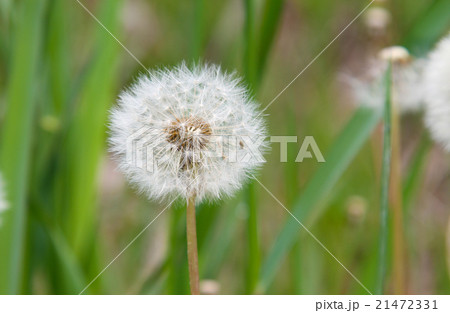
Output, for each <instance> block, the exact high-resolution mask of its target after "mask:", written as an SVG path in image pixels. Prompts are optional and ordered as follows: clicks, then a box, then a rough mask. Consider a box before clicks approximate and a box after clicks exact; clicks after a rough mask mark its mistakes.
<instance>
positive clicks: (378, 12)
mask: <svg viewBox="0 0 450 313" xmlns="http://www.w3.org/2000/svg"><path fill="white" fill-rule="evenodd" d="M391 20H392V16H391V13H390V12H389V11H388V10H387V9H385V8H382V7H373V8H370V9H368V10H367V12H366V13H365V15H364V22H365V24H366V27H367V29H368V30H369V32H370V34H371V35H373V36H380V35H383V34H385V33H386V32H387V28H388V26H389V24H390V23H391Z"/></svg>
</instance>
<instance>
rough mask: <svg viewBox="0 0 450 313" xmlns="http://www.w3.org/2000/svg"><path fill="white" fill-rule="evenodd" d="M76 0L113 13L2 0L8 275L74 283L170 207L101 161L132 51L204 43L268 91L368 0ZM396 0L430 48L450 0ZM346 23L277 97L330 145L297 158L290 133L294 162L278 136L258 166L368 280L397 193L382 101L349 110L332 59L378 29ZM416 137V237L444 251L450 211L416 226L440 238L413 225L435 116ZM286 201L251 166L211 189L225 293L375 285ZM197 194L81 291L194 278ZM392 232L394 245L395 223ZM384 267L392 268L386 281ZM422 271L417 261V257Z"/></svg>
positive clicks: (41, 283) (408, 36)
mask: <svg viewBox="0 0 450 313" xmlns="http://www.w3.org/2000/svg"><path fill="white" fill-rule="evenodd" d="M80 2H81V3H82V4H83V5H85V6H86V9H88V10H90V11H91V12H92V14H93V15H94V16H95V17H96V18H98V21H100V22H101V23H102V24H103V25H104V27H105V28H106V29H107V30H105V29H104V28H103V27H102V26H101V25H100V24H99V23H98V22H97V21H96V20H95V19H94V18H93V17H92V16H90V14H89V13H88V12H86V10H85V9H84V8H83V7H82V6H81V5H80V4H79V3H78V2H77V1H63V0H21V1H12V0H2V1H0V26H1V27H0V172H2V174H3V176H4V178H5V182H6V185H7V195H8V202H9V204H10V207H9V209H8V210H7V211H5V212H3V213H2V215H1V216H0V219H1V221H2V223H1V225H0V256H1V257H0V293H7V294H17V293H33V294H38V293H53V294H78V293H79V292H80V291H82V290H83V289H84V288H85V287H86V286H87V285H88V284H89V283H91V281H92V280H93V279H94V278H95V277H96V276H97V275H98V274H99V273H100V272H101V271H102V270H103V269H104V268H105V267H106V266H107V265H108V264H109V263H110V262H111V260H113V259H114V258H115V257H116V256H117V255H118V253H119V252H120V251H122V249H123V248H124V247H125V246H126V245H127V244H128V243H129V242H130V240H131V239H132V238H134V236H135V235H136V234H138V233H140V231H141V230H142V229H143V228H144V227H145V226H146V225H147V223H148V222H149V220H148V219H149V216H150V217H151V216H156V214H157V213H155V212H159V209H160V208H161V207H162V204H158V203H152V202H150V201H148V200H147V199H146V198H145V197H144V196H140V195H136V193H135V192H134V191H131V190H128V189H127V188H125V187H124V185H125V184H124V183H123V181H122V180H123V178H122V177H121V176H120V174H118V172H117V171H116V170H114V169H111V167H112V166H114V165H111V164H110V162H107V161H106V160H108V159H109V156H108V154H107V152H106V146H107V143H106V141H107V136H108V135H107V124H108V110H109V108H110V107H111V105H113V103H114V101H115V98H116V97H117V95H118V94H119V92H120V90H121V89H123V88H125V87H126V86H128V84H129V82H130V81H132V80H133V79H134V77H135V75H136V74H137V72H138V71H140V72H143V71H144V70H143V69H142V68H141V67H140V65H139V64H137V63H136V62H135V59H134V56H135V57H136V58H137V59H139V60H140V61H141V62H142V63H143V64H145V66H151V67H153V66H162V65H164V66H165V65H171V64H176V63H178V62H180V61H181V60H186V61H188V62H191V61H198V60H202V61H207V62H214V63H220V64H222V65H223V67H224V68H226V69H227V70H230V71H233V70H235V69H238V70H239V69H241V71H240V72H238V74H239V75H242V76H243V77H244V79H245V82H246V83H247V84H248V85H249V87H250V89H251V90H252V92H253V95H254V97H255V99H256V100H257V101H258V102H260V103H261V104H262V107H264V106H265V105H264V104H267V103H269V101H270V100H272V99H273V96H274V95H277V94H278V93H279V92H280V90H282V89H283V88H284V87H285V86H286V84H287V83H289V82H290V81H291V80H292V78H294V77H295V76H296V75H297V74H298V73H299V71H300V70H302V64H303V65H306V64H308V62H309V61H310V60H312V59H313V58H314V57H315V56H316V54H317V53H318V52H319V51H321V50H322V49H323V47H324V46H326V45H327V44H328V43H329V40H331V39H332V38H333V35H334V34H336V32H337V30H341V29H342V28H343V27H344V26H345V25H346V22H349V21H350V20H351V18H353V17H354V16H355V15H356V14H357V13H358V12H356V11H357V9H356V8H355V7H356V6H357V5H356V4H354V2H355V1H343V2H342V3H341V2H339V4H337V2H336V1H332V0H327V1H317V0H305V1H299V0H291V1H281V0H263V1H256V0H242V1H241V2H238V3H237V5H236V2H234V1H226V0H217V1H206V0H194V1H192V3H191V2H186V3H184V2H180V1H175V0H170V1H155V0H142V1H129V0H118V1H108V0H98V1H87V0H85V1H80ZM405 5H407V6H408V10H407V13H403V12H404V10H403V7H404V6H405ZM387 8H389V9H392V12H393V14H394V16H393V20H394V21H397V20H399V19H402V17H403V16H401V15H399V14H408V16H407V19H405V22H404V23H399V25H391V29H390V30H389V31H390V32H392V34H390V35H392V36H388V37H389V38H398V41H399V42H391V43H390V44H398V43H403V44H404V45H405V46H406V47H407V48H409V49H410V50H411V51H412V52H413V53H414V54H415V55H417V56H421V55H425V54H426V53H427V52H428V51H429V50H430V49H431V48H432V47H433V45H434V44H435V42H436V41H437V40H438V39H439V38H440V37H441V36H443V35H444V34H445V33H446V32H447V31H448V30H449V28H450V24H449V21H450V19H449V12H450V6H449V1H448V0H435V1H430V2H429V3H428V2H427V3H419V1H406V0H405V1H403V2H402V1H396V2H395V3H394V2H392V4H390V5H388V6H387ZM361 9H362V7H361ZM238 10H239V12H238ZM130 12H131V13H130ZM406 20H407V21H408V22H406ZM410 22H411V24H409V23H410ZM397 26H398V28H397ZM351 29H352V30H351ZM351 29H348V31H346V32H345V33H344V34H343V35H342V36H341V37H340V38H339V40H336V42H334V43H333V45H332V46H330V48H329V49H328V50H327V52H326V53H323V54H322V55H321V56H320V58H318V59H317V60H316V62H315V63H314V64H313V65H312V66H311V67H310V68H309V70H308V71H307V72H305V73H304V75H303V76H302V77H301V78H299V79H298V80H296V81H295V83H293V84H292V85H291V86H290V87H289V88H288V89H287V90H286V91H285V92H284V93H283V96H281V97H279V98H277V99H276V101H275V102H274V103H273V104H272V105H271V106H270V108H269V109H268V110H267V111H266V112H264V114H267V123H268V125H269V128H270V131H271V135H284V134H286V133H285V132H286V131H287V132H288V134H286V135H290V136H294V135H297V136H299V141H301V138H303V136H308V135H313V136H315V138H316V139H317V140H318V144H319V147H320V149H321V150H322V152H323V153H324V156H325V159H326V163H316V162H314V163H313V162H312V161H311V163H309V162H304V163H302V164H298V163H294V162H292V160H293V159H295V156H296V153H297V152H298V150H295V149H293V148H291V146H289V147H290V148H289V150H288V158H289V160H290V162H288V163H286V164H280V163H279V161H278V160H277V159H276V157H275V156H274V154H269V155H268V156H267V159H268V162H267V163H266V164H265V166H264V169H263V171H262V173H260V176H258V179H260V180H261V181H262V182H263V183H264V184H267V185H269V184H271V185H272V186H273V188H270V189H271V191H272V192H273V193H274V194H275V195H276V196H277V197H278V198H279V199H280V201H281V202H282V203H284V204H285V205H286V207H287V208H288V209H290V211H291V212H292V214H293V215H294V216H296V218H298V219H299V221H301V222H302V223H304V224H305V226H307V227H308V228H309V229H311V230H312V232H313V233H314V234H317V237H318V238H320V239H321V240H322V239H323V242H324V244H325V245H326V246H327V247H330V251H333V252H335V251H336V252H337V253H336V254H337V256H338V258H339V259H340V260H342V262H343V264H345V265H346V266H348V267H349V268H350V270H351V271H352V272H353V273H354V274H355V275H356V276H357V277H358V278H359V279H360V280H361V281H362V282H363V283H364V284H365V285H368V286H372V284H373V283H375V280H376V278H377V266H378V265H380V264H382V265H384V266H385V268H386V263H387V261H386V255H389V254H388V253H387V254H386V255H385V256H382V257H381V259H380V262H378V263H377V258H376V254H377V252H378V239H379V236H378V230H379V210H378V209H377V208H378V207H379V206H380V205H382V212H384V213H386V210H387V206H386V197H387V192H386V190H387V189H386V188H387V187H386V182H387V181H386V177H387V172H386V171H381V169H380V167H379V165H380V164H379V163H381V160H380V159H379V158H380V156H381V155H382V151H379V150H378V149H379V148H380V146H381V145H380V143H381V142H380V138H381V133H379V132H377V130H376V126H377V125H379V121H380V120H381V117H382V112H380V111H375V110H372V109H368V108H359V109H355V110H354V109H353V108H352V107H351V106H350V105H349V104H348V103H346V101H345V100H343V99H346V98H347V97H346V94H345V90H343V89H341V88H340V87H338V88H336V83H335V81H336V79H335V76H337V75H336V74H337V71H338V69H341V68H346V67H347V66H350V67H352V66H354V63H353V61H354V60H353V59H354V56H357V58H359V56H361V55H364V54H365V53H366V50H368V49H371V47H372V44H374V45H376V44H377V43H373V42H370V43H368V40H369V39H367V36H366V34H365V33H364V32H365V30H364V23H363V17H361V19H359V20H358V21H356V22H355V23H354V24H353V25H352V26H351ZM109 32H110V33H109ZM361 33H364V36H359V35H360V34H361ZM111 34H113V35H114V36H115V37H116V38H118V39H119V40H120V41H121V42H122V43H123V44H124V45H125V46H126V47H127V49H128V50H129V51H131V52H132V53H133V54H134V56H133V57H131V56H130V55H129V54H128V53H127V51H125V50H124V49H123V47H121V45H120V44H119V43H118V42H117V41H116V40H115V39H114V38H113V37H112V36H111ZM361 37H362V38H361ZM349 51H351V52H352V53H353V52H355V54H351V55H350V54H349V53H348V52H349ZM347 54H348V55H349V56H348V55H347ZM331 100H333V101H331ZM330 102H333V103H330ZM353 110H354V112H352V111H353ZM349 116H351V117H350V118H349V119H348V121H346V119H347V118H348V117H349ZM419 118H421V117H420V116H419ZM387 122H388V119H385V123H386V125H388V123H387ZM405 124H406V127H408V126H409V127H411V126H410V125H409V124H408V123H405ZM335 132H336V133H335ZM369 139H370V140H369ZM406 140H407V141H408V140H409V138H406ZM368 142H372V145H370V144H368ZM408 142H409V141H408ZM418 142H419V143H418V144H416V145H415V146H414V148H413V149H412V150H413V152H412V155H413V157H412V158H411V159H408V160H407V162H408V164H406V165H405V166H404V167H403V168H405V169H406V170H405V173H404V177H403V181H404V190H403V197H404V200H405V212H407V213H408V214H407V216H408V218H406V219H405V223H408V225H406V229H407V240H408V247H409V255H410V256H411V257H414V255H417V254H418V253H419V252H420V253H430V256H431V258H437V259H439V260H444V259H445V252H443V251H442V249H441V246H442V243H441V241H442V240H443V237H444V235H443V232H444V230H443V229H442V226H439V225H438V226H436V227H433V229H432V230H430V233H429V234H423V233H421V234H420V235H421V236H427V238H426V239H428V240H429V241H432V242H435V243H434V244H435V246H433V247H432V249H431V248H429V247H428V246H420V245H419V243H417V240H414V239H415V238H414V236H417V234H416V232H417V230H416V229H414V227H413V225H415V224H412V221H414V214H415V213H416V212H417V208H416V203H417V202H418V201H419V200H422V201H424V200H423V199H424V198H423V197H425V196H426V195H424V193H423V192H420V191H421V188H425V187H424V184H423V179H424V177H426V175H425V174H426V170H427V168H428V167H429V166H433V164H431V165H430V164H429V162H427V161H428V160H429V158H428V157H429V156H431V154H430V153H429V152H430V151H431V148H432V143H431V141H430V139H429V138H428V136H427V134H426V133H425V132H423V134H422V138H420V140H419V141H418ZM386 144H387V143H386ZM384 151H385V152H387V151H388V146H385V148H384ZM387 163H388V160H387V159H385V162H384V165H383V168H384V169H386V165H387ZM435 172H436V171H435ZM372 174H373V176H374V177H372V176H371V175H372ZM380 185H381V186H383V189H382V190H383V194H382V197H381V198H380V190H379V188H380V187H379V186H380ZM446 187H448V185H445V186H444V189H445V188H446ZM436 192H438V190H437V191H436ZM429 193H432V192H429ZM353 196H358V197H359V198H361V199H363V202H364V203H367V212H366V215H365V219H364V220H362V221H360V224H359V225H360V226H358V227H359V228H358V227H356V226H354V225H353V224H351V223H350V222H348V220H347V219H348V210H349V209H348V205H347V203H348V200H349V198H352V197H353ZM444 199H447V198H444ZM278 206H279V205H278V203H276V202H274V201H273V199H272V198H270V196H268V195H267V194H266V192H265V191H264V190H263V189H261V188H259V187H258V185H255V184H254V183H250V184H249V186H248V187H247V188H246V189H244V190H243V191H242V192H240V193H239V194H237V195H235V196H234V197H233V198H231V199H223V200H221V201H218V202H215V203H202V204H201V205H200V206H199V207H198V208H197V228H198V243H199V262H200V274H201V278H202V279H212V280H215V281H216V282H218V283H220V287H221V289H220V292H222V293H255V292H262V293H300V292H305V293H329V292H331V293H337V292H339V293H346V292H348V293H351V292H356V293H365V290H364V289H363V288H362V287H361V286H359V285H358V284H357V283H356V282H354V281H353V280H351V278H349V277H348V276H347V273H346V272H345V271H344V270H343V269H342V267H341V266H340V265H339V264H337V263H336V262H335V260H334V259H332V258H330V257H329V255H327V253H326V251H323V249H322V248H321V247H320V246H317V245H316V243H315V242H314V241H312V239H311V238H310V237H309V236H308V235H307V234H304V232H303V230H302V229H301V227H300V226H299V225H298V223H297V222H296V221H295V220H294V219H293V218H292V217H291V216H285V212H284V210H283V208H282V207H278ZM184 210H185V208H184V204H177V205H174V206H173V208H171V209H170V210H167V212H164V214H162V215H161V217H159V218H158V220H157V221H155V223H154V224H152V225H151V227H149V229H147V230H146V231H145V232H144V233H143V234H142V236H140V237H139V238H138V239H137V240H136V242H134V243H133V244H132V245H131V246H130V247H129V248H128V249H127V250H126V251H124V253H123V254H121V255H120V257H119V258H117V260H115V261H114V262H113V263H112V264H111V266H109V267H108V268H107V269H106V270H105V271H104V272H103V273H102V274H101V275H100V276H99V278H98V279H97V280H95V281H94V282H93V283H92V285H90V286H89V288H88V289H87V290H86V291H85V293H91V294H97V293H98V294H104V293H113V294H116V293H144V294H145V293H148V294H161V293H162V294H185V293H188V292H189V284H188V275H187V274H188V272H187V264H186V246H185V244H186V234H185V219H184V216H185V215H184V213H185V212H184ZM427 210H431V208H427ZM436 212H438V213H439V210H435V211H433V212H432V213H433V214H436ZM432 213H430V212H428V211H427V212H426V214H429V215H430V216H432ZM422 214H424V213H422ZM383 225H384V226H386V225H385V224H383ZM386 229H387V228H383V229H382V232H381V234H383V236H385V235H386V231H387V230H386ZM301 234H303V235H301ZM341 236H342V238H346V241H345V243H343V242H342V240H340V239H341ZM436 238H439V240H435V239H436ZM381 240H382V242H383V243H384V244H385V245H386V247H387V248H386V249H387V250H388V249H389V247H390V245H391V243H390V242H389V240H390V238H389V237H388V236H385V237H381ZM386 240H387V241H386ZM411 262H412V264H414V260H412V261H411ZM444 263H445V262H444V261H440V262H437V263H436V264H433V267H432V268H429V269H428V272H427V273H430V275H434V276H435V277H439V279H437V280H436V284H435V285H434V286H433V288H434V289H431V290H427V292H433V291H435V292H437V293H448V291H449V287H448V285H449V284H448V276H447V274H446V268H445V264H444ZM261 265H262V266H261ZM286 265H287V266H286ZM385 268H384V269H383V270H382V272H383V273H384V272H386V275H384V274H383V275H381V276H380V277H383V279H384V280H385V283H383V285H388V283H389V279H390V277H389V271H388V270H386V269H385ZM410 271H411V272H414V274H415V275H416V276H417V277H421V276H420V275H421V273H418V272H417V271H416V270H415V268H413V266H411V269H410ZM427 275H428V274H427ZM413 276H414V275H413ZM414 277H415V276H414ZM329 280H332V282H330V283H329V284H323V282H326V281H329ZM378 286H380V283H379V282H378ZM383 291H384V292H387V291H388V290H383ZM413 291H417V290H415V289H413ZM378 292H381V288H380V287H378Z"/></svg>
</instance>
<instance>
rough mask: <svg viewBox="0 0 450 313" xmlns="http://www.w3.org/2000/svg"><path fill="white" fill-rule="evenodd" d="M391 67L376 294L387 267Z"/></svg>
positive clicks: (384, 145)
mask: <svg viewBox="0 0 450 313" xmlns="http://www.w3.org/2000/svg"><path fill="white" fill-rule="evenodd" d="M391 86H392V82H391V67H390V66H389V69H388V70H387V73H386V98H385V105H384V130H383V164H382V168H381V199H380V235H379V246H378V249H379V250H378V269H377V275H378V276H377V284H376V286H375V293H376V294H379V295H381V294H383V290H384V284H385V276H386V269H387V263H388V260H387V253H386V252H387V251H386V250H387V246H388V240H389V238H388V232H389V229H388V218H389V185H390V176H391V154H392V145H391V140H392V138H391Z"/></svg>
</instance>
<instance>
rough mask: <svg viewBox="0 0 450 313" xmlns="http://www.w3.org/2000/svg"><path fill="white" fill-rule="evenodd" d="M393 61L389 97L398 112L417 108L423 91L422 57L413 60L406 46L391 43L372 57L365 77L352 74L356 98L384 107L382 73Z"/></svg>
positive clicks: (421, 100)
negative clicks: (391, 98) (392, 45)
mask: <svg viewBox="0 0 450 313" xmlns="http://www.w3.org/2000/svg"><path fill="white" fill-rule="evenodd" d="M389 62H392V97H393V100H394V101H395V103H396V105H398V107H399V109H400V112H401V113H407V112H416V111H420V110H421V109H422V107H423V102H424V92H423V88H422V74H423V70H424V67H425V61H424V60H422V59H417V60H413V59H412V58H411V57H410V55H409V53H408V50H406V49H405V48H403V47H399V46H394V47H389V48H386V49H383V50H381V51H380V53H379V54H378V58H376V59H374V60H371V62H370V65H369V66H368V70H367V72H366V73H365V74H366V77H365V78H351V79H350V85H351V87H352V93H353V96H354V98H355V100H356V101H357V102H358V103H359V104H361V105H364V106H368V107H372V108H379V109H381V108H383V107H384V101H385V97H386V84H385V74H386V70H387V68H388V66H389Z"/></svg>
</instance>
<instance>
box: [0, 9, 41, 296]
mask: <svg viewBox="0 0 450 313" xmlns="http://www.w3.org/2000/svg"><path fill="white" fill-rule="evenodd" d="M45 6H46V1H32V0H28V1H22V2H21V3H20V4H19V5H18V7H17V16H16V18H17V20H16V21H15V23H16V28H15V31H16V32H15V40H14V43H13V47H12V50H11V62H12V64H11V67H10V73H9V81H8V90H7V93H8V96H7V103H8V107H7V110H6V116H5V118H4V120H3V123H4V124H3V125H2V133H1V142H0V144H1V150H0V168H1V169H2V171H3V172H4V177H5V181H6V182H7V184H8V195H9V197H8V201H9V203H10V206H11V207H10V210H8V211H7V212H6V213H5V216H4V217H3V218H4V222H3V225H2V227H1V228H0V251H1V255H2V257H1V258H0V277H1V279H0V293H11V294H15V293H18V292H20V290H21V287H22V283H23V280H24V279H25V278H24V276H23V266H24V262H25V255H26V254H25V247H26V244H25V236H26V232H27V229H26V225H27V222H28V221H27V220H28V218H27V215H28V210H27V193H28V191H29V186H28V177H29V175H28V174H29V169H30V167H31V160H32V156H31V154H30V153H31V145H32V138H33V124H34V114H35V109H36V105H37V99H36V98H35V97H33V95H34V94H35V92H36V89H37V86H36V84H35V82H36V80H37V78H38V77H39V76H38V70H39V55H40V52H41V51H40V49H41V47H42V36H43V34H42V27H43V21H44V10H45ZM9 9H10V10H11V8H9Z"/></svg>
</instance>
